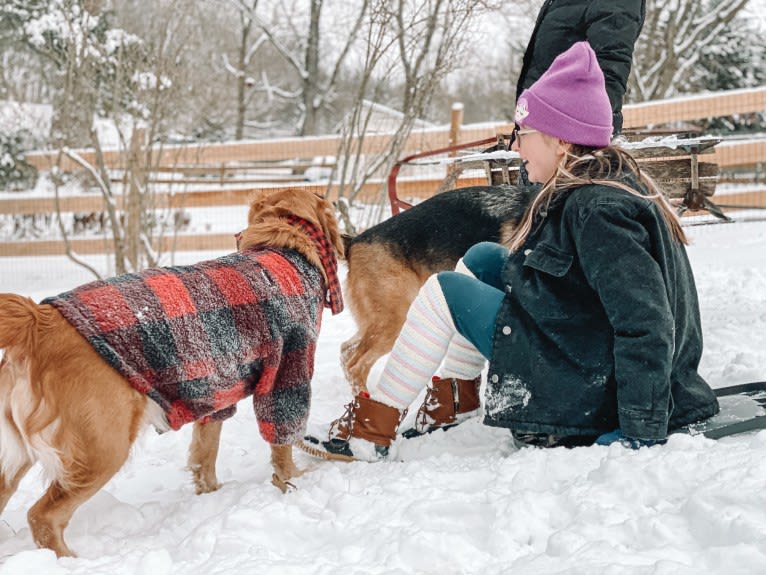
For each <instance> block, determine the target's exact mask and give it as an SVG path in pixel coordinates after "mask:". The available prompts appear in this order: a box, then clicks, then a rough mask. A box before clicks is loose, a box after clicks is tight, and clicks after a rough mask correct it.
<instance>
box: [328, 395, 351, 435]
mask: <svg viewBox="0 0 766 575" xmlns="http://www.w3.org/2000/svg"><path fill="white" fill-rule="evenodd" d="M355 409H356V401H355V400H351V402H349V403H347V404H346V411H345V412H344V413H343V415H341V416H340V417H339V418H338V419H336V420H335V421H333V422H332V423H331V424H330V431H329V433H328V436H329V439H330V440H333V439H342V440H348V438H349V436H350V435H351V428H352V427H353V425H354V424H353V422H354V410H355Z"/></svg>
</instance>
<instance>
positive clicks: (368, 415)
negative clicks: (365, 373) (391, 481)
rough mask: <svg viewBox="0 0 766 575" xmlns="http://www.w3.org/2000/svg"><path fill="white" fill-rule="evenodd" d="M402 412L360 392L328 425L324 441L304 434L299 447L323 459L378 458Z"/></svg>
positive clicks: (395, 427)
mask: <svg viewBox="0 0 766 575" xmlns="http://www.w3.org/2000/svg"><path fill="white" fill-rule="evenodd" d="M402 417H403V414H402V412H401V411H399V410H398V409H396V408H395V407H391V406H389V405H386V404H384V403H381V402H379V401H375V400H374V399H371V398H370V396H369V394H367V393H366V392H363V393H362V394H360V395H357V396H356V397H355V398H354V400H353V401H352V402H351V403H349V404H348V405H346V412H345V413H344V414H343V415H342V416H341V417H339V418H338V419H336V420H335V421H333V422H332V424H330V433H329V437H328V439H327V440H326V441H320V440H319V439H317V438H316V437H313V436H310V435H308V436H306V437H305V438H304V440H303V442H300V443H299V444H297V445H298V447H299V448H300V449H303V450H304V451H306V452H307V453H310V454H311V455H314V456H316V457H322V458H324V459H341V460H345V461H350V460H361V461H377V460H379V459H382V458H385V457H386V456H387V455H388V448H389V447H390V446H391V441H393V440H394V439H395V438H396V429H397V427H399V422H400V421H401V419H402Z"/></svg>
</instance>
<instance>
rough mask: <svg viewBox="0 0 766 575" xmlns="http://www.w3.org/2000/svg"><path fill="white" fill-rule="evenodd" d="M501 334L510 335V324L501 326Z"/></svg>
mask: <svg viewBox="0 0 766 575" xmlns="http://www.w3.org/2000/svg"><path fill="white" fill-rule="evenodd" d="M503 335H511V326H509V325H506V326H503Z"/></svg>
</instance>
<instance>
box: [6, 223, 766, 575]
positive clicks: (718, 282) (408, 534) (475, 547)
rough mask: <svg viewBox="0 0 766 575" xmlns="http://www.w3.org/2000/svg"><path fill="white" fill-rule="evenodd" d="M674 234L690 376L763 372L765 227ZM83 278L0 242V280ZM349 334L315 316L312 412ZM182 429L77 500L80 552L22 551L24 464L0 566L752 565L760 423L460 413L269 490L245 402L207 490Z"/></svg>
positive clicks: (27, 545) (764, 439) (51, 283)
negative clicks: (628, 435)
mask: <svg viewBox="0 0 766 575" xmlns="http://www.w3.org/2000/svg"><path fill="white" fill-rule="evenodd" d="M234 228H236V225H233V226H232V229H234ZM237 229H238V228H237ZM688 232H689V234H690V235H691V236H692V238H693V240H694V244H693V245H692V246H691V247H690V249H689V253H690V256H691V259H692V263H693V266H694V270H695V275H696V278H697V283H698V288H699V292H700V299H701V305H702V313H703V327H704V332H705V338H706V339H705V344H706V348H705V355H704V358H703V362H702V372H703V375H704V376H705V377H707V378H708V380H709V381H710V383H711V384H712V385H713V386H714V387H720V386H723V385H729V384H734V383H741V382H746V381H755V380H766V224H764V223H737V224H731V225H716V226H700V227H693V228H689V229H688ZM216 255H219V254H213V253H202V254H191V255H188V254H187V255H185V256H184V258H183V259H184V260H188V261H194V260H197V259H204V258H208V257H213V256H216ZM95 261H97V260H95ZM177 263H184V262H177ZM86 279H87V278H86V277H83V276H82V274H81V273H80V272H79V271H77V270H76V269H75V268H74V267H73V265H71V264H69V263H68V262H66V261H65V260H64V259H62V258H35V259H33V260H31V261H24V260H22V259H20V258H0V291H15V292H19V293H23V294H27V295H30V296H32V297H34V298H36V299H40V298H42V297H44V296H46V295H50V294H53V293H57V292H59V291H63V290H67V289H70V288H72V287H74V285H76V284H78V283H81V282H82V281H85V280H86ZM353 331H354V326H353V321H352V319H351V317H350V315H349V314H348V312H344V313H343V314H341V315H339V316H338V317H332V316H330V315H329V314H328V315H327V316H326V317H325V320H324V325H323V332H322V335H321V338H320V341H319V349H318V353H317V362H316V363H317V365H316V376H315V379H314V403H313V407H312V422H326V421H329V420H330V419H333V418H335V417H336V416H338V415H340V412H341V411H342V405H343V404H344V403H345V402H346V401H347V400H348V399H349V392H348V389H347V385H346V383H345V382H344V380H343V376H342V373H341V369H340V367H339V361H338V348H339V345H340V343H341V342H342V341H343V340H344V339H346V338H348V337H349V336H350V335H351V334H352V333H353ZM190 432H191V429H190V428H189V427H187V428H184V429H182V430H181V431H179V432H177V433H168V434H165V435H157V434H155V433H154V432H153V431H151V430H147V431H146V433H144V434H143V435H142V436H141V437H140V438H139V440H138V442H137V444H136V446H135V449H134V452H133V455H132V457H131V459H130V460H129V462H128V463H127V464H126V465H125V467H124V468H123V469H122V471H121V472H120V473H119V474H118V475H117V476H115V477H114V479H113V480H112V481H111V482H109V484H108V485H107V486H106V487H105V488H104V489H103V490H102V491H101V492H100V493H99V494H97V495H96V496H95V497H94V498H93V499H92V500H90V501H89V502H88V503H87V504H85V505H84V506H83V507H81V508H80V509H79V510H78V511H77V512H76V513H75V515H74V517H73V519H72V522H71V524H70V526H69V528H68V530H67V532H66V536H67V540H68V543H69V545H70V547H72V548H73V549H74V550H75V551H76V552H77V553H79V558H77V559H72V558H64V559H60V560H56V558H55V556H54V555H53V553H52V552H50V551H47V550H38V549H36V548H35V546H34V544H33V542H32V539H31V537H30V533H29V530H28V528H27V525H26V511H27V509H28V508H29V506H30V505H31V504H32V503H33V502H34V501H35V500H36V499H37V497H39V495H40V493H41V489H42V482H41V479H40V477H39V476H38V475H37V474H36V473H35V472H34V471H33V472H32V473H30V474H29V476H28V477H27V478H26V479H25V480H24V481H23V483H22V485H21V488H20V490H19V492H18V493H17V494H16V495H15V496H14V497H13V498H12V499H11V501H10V503H9V505H8V507H7V509H6V510H5V511H4V513H3V515H2V520H0V575H25V574H30V575H31V574H35V575H37V574H39V573H45V574H46V575H63V574H82V575H86V574H87V575H98V574H104V575H122V574H135V575H170V574H174V575H182V574H183V575H213V574H234V573H258V574H259V575H266V574H271V573H273V574H279V575H285V574H336V573H344V574H348V575H351V574H357V573H359V574H362V573H365V574H367V573H391V574H394V573H397V574H398V573H401V574H411V573H417V574H440V575H441V574H457V573H460V574H473V573H477V574H478V573H481V574H500V573H521V574H525V575H529V574H583V575H594V574H605V575H622V574H636V575H638V574H641V575H644V574H646V575H648V574H654V575H664V574H667V575H683V574H689V575H692V574H693V575H699V574H701V573H705V574H706V573H709V574H720V573H724V572H725V573H727V575H735V574H751V573H766V432H760V433H751V434H747V435H742V436H738V437H732V438H726V439H723V440H720V441H712V440H708V439H704V438H702V437H689V436H679V437H673V438H672V439H671V440H670V441H669V443H668V444H667V445H665V446H661V447H654V448H649V449H641V450H639V451H630V450H626V449H624V448H622V447H619V446H616V445H615V446H611V447H608V448H607V447H589V448H578V449H572V450H566V449H553V450H535V449H523V450H516V449H514V448H513V447H511V445H510V442H509V436H508V434H507V433H505V432H503V431H501V430H497V429H491V428H486V427H484V426H482V425H481V424H480V423H479V421H476V420H473V421H469V422H467V423H465V424H463V425H462V426H460V427H458V428H456V429H454V430H452V431H449V432H447V433H443V432H438V433H435V434H433V435H432V436H429V437H425V438H421V439H418V440H411V441H409V442H406V443H405V442H400V443H399V444H398V445H397V446H396V457H394V458H393V459H392V460H391V461H388V462H384V463H377V464H368V463H352V464H344V463H327V462H316V461H314V460H311V459H310V458H308V457H307V456H304V455H303V454H298V455H297V459H298V461H299V464H300V465H302V466H305V467H308V468H309V469H310V471H309V472H308V473H307V474H305V475H304V476H303V477H301V478H300V479H299V480H297V481H296V483H297V486H298V489H297V490H296V491H294V492H292V493H289V494H287V495H282V494H281V493H279V492H278V491H277V490H276V489H275V488H274V487H273V486H272V485H271V483H270V476H271V470H270V465H269V451H268V448H267V446H266V445H265V444H264V442H263V441H262V439H261V438H260V437H259V436H258V433H257V430H256V426H255V423H254V421H253V415H252V411H251V409H250V408H249V406H248V403H247V402H243V403H242V404H241V405H240V410H239V413H238V414H237V416H236V417H235V418H234V419H233V420H231V421H229V422H228V423H227V425H225V426H224V432H223V441H222V448H221V453H220V455H219V478H220V479H221V480H222V481H223V487H222V488H221V490H220V491H218V492H216V493H213V494H209V495H204V496H195V495H194V493H193V489H192V486H191V484H190V481H189V475H188V473H187V472H186V471H185V470H184V465H185V460H186V449H187V446H188V444H189V439H190Z"/></svg>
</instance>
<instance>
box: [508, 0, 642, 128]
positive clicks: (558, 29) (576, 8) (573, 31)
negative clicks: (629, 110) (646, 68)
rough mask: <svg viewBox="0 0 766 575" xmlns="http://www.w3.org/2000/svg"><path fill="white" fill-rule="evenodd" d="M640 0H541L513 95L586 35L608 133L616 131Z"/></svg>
mask: <svg viewBox="0 0 766 575" xmlns="http://www.w3.org/2000/svg"><path fill="white" fill-rule="evenodd" d="M645 10H646V0H545V3H544V4H543V6H542V8H540V12H539V13H538V15H537V22H536V23H535V28H534V30H533V32H532V36H531V37H530V39H529V42H528V44H527V49H526V51H525V52H524V61H523V64H522V67H521V72H520V74H519V78H518V82H517V85H516V100H518V99H519V96H521V93H522V92H523V91H524V90H526V89H527V88H529V87H530V86H531V85H532V84H534V83H535V82H536V81H537V79H538V78H539V77H540V76H542V75H543V73H544V72H545V71H546V70H547V69H548V67H549V66H550V65H551V63H552V62H553V60H554V59H555V58H556V56H558V55H559V54H561V53H562V52H565V51H566V50H567V49H569V47H570V46H572V44H574V43H575V42H581V41H583V40H587V42H588V43H589V44H590V45H591V47H592V48H593V50H594V51H595V53H596V58H597V59H598V64H599V66H600V67H601V70H602V71H603V73H604V79H605V81H606V93H607V95H608V96H609V103H610V104H611V106H612V130H613V135H618V134H620V132H621V131H622V102H623V97H624V96H625V89H626V88H627V85H628V76H629V75H630V69H631V66H632V63H633V48H634V46H635V43H636V40H637V39H638V35H639V34H640V32H641V28H642V27H643V25H644V15H645Z"/></svg>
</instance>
